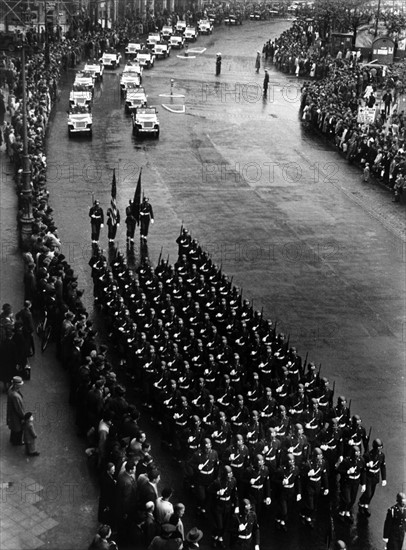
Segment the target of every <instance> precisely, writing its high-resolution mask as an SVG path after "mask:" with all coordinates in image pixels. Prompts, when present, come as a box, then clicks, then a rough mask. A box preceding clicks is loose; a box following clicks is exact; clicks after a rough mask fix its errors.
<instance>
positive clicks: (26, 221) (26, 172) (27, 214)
mask: <svg viewBox="0 0 406 550" xmlns="http://www.w3.org/2000/svg"><path fill="white" fill-rule="evenodd" d="M21 76H22V87H23V158H22V160H23V177H22V184H23V185H22V192H21V195H22V197H21V198H22V201H21V202H22V211H21V215H20V223H21V247H22V248H23V250H29V248H30V242H31V235H32V224H33V221H34V217H33V215H32V187H31V161H30V157H29V156H28V136H27V89H26V82H25V37H24V38H23V41H22V43H21Z"/></svg>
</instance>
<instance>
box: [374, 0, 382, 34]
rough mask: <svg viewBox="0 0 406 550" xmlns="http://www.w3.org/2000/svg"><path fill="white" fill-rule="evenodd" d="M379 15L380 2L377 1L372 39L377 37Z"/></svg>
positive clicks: (379, 0)
mask: <svg viewBox="0 0 406 550" xmlns="http://www.w3.org/2000/svg"><path fill="white" fill-rule="evenodd" d="M380 13H381V0H378V9H377V12H376V21H375V32H374V38H376V37H377V36H378V24H379V15H380Z"/></svg>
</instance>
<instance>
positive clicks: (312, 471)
mask: <svg viewBox="0 0 406 550" xmlns="http://www.w3.org/2000/svg"><path fill="white" fill-rule="evenodd" d="M314 474H315V472H314V470H313V468H312V469H311V470H309V472H308V474H307V475H308V476H309V477H313V476H314Z"/></svg>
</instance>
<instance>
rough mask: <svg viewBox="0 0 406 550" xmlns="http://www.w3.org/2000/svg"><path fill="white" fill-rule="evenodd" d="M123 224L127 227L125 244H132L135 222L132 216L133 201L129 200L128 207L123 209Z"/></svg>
mask: <svg viewBox="0 0 406 550" xmlns="http://www.w3.org/2000/svg"><path fill="white" fill-rule="evenodd" d="M125 224H126V226H127V244H128V243H134V233H135V226H136V225H137V220H136V219H135V217H134V214H133V201H132V200H130V202H129V205H128V206H127V208H126V209H125Z"/></svg>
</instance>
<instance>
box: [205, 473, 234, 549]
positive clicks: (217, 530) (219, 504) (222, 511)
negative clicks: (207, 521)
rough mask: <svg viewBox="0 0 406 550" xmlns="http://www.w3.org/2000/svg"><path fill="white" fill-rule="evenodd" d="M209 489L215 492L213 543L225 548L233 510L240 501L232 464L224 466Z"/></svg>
mask: <svg viewBox="0 0 406 550" xmlns="http://www.w3.org/2000/svg"><path fill="white" fill-rule="evenodd" d="M209 489H210V491H211V492H212V493H213V494H214V506H213V508H212V510H213V519H214V530H213V545H214V546H216V547H217V548H225V545H224V536H225V533H226V531H227V528H228V526H229V523H230V519H231V514H232V511H233V510H234V509H235V507H236V506H237V503H238V494H237V481H236V479H235V477H234V476H233V470H232V469H231V466H227V465H226V466H224V468H223V470H222V472H221V475H220V476H219V477H218V478H217V480H215V481H214V482H213V483H212V484H211V486H210V488H209Z"/></svg>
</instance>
